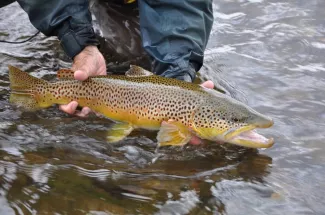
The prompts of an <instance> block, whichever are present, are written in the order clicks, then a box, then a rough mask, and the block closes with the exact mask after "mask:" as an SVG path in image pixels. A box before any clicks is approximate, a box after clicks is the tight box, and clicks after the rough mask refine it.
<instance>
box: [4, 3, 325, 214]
mask: <svg viewBox="0 0 325 215" xmlns="http://www.w3.org/2000/svg"><path fill="white" fill-rule="evenodd" d="M324 7H325V2H324V1H322V0H311V1H300V0H295V1H289V2H288V1H283V0H282V1H280V0H274V1H263V0H258V1H257V0H254V1H253V0H247V1H229V0H227V1H225V0H223V1H215V3H214V12H215V22H214V26H213V29H212V34H211V38H210V41H209V45H208V49H207V50H206V57H205V65H204V67H203V68H202V70H201V72H200V76H201V78H202V79H204V80H205V79H212V80H213V81H214V82H215V83H216V84H217V86H218V88H220V89H224V91H225V92H226V93H228V94H230V95H231V96H233V97H235V98H237V99H239V100H242V101H244V102H247V103H248V104H249V105H250V106H252V107H254V108H256V109H257V110H259V111H260V112H263V113H266V114H267V115H270V116H272V117H273V118H274V120H275V125H274V127H273V128H272V129H269V130H265V131H263V134H265V135H267V136H273V137H275V139H276V144H275V145H274V147H272V148H271V149H267V150H252V149H245V148H241V147H237V146H230V145H227V144H223V145H216V144H204V145H200V146H186V147H184V148H172V147H169V148H163V149H160V150H159V151H158V152H156V151H155V150H156V143H155V135H156V133H155V132H142V131H137V132H134V133H132V135H131V136H130V137H129V138H127V140H125V141H124V142H123V143H120V144H112V145H108V144H106V143H105V134H106V131H107V128H109V127H110V126H111V125H112V123H111V122H110V121H108V120H106V119H103V118H98V117H95V116H92V117H89V118H87V119H80V118H77V117H72V116H67V115H65V114H63V113H61V112H60V111H58V110H57V108H56V107H53V108H50V109H47V110H42V111H39V112H36V113H24V112H21V111H20V110H17V109H14V108H13V107H12V106H10V105H9V103H8V95H9V80H8V73H7V68H6V66H7V64H14V65H16V66H18V67H21V68H22V69H24V70H26V71H27V72H30V73H31V74H33V75H35V76H37V77H41V78H44V79H47V80H54V78H55V71H56V70H57V69H58V68H62V67H69V65H70V62H69V60H68V59H67V58H66V56H65V55H64V53H63V52H62V50H61V48H60V47H59V43H58V41H57V40H56V39H55V38H46V37H44V36H42V35H38V36H37V37H36V38H35V39H34V40H32V41H31V42H28V43H25V44H19V45H10V44H0V204H1V205H2V207H0V214H55V213H56V214H96V215H98V214H100V215H102V214H155V213H157V214H236V215H237V214H284V213H286V214H323V213H324V211H325V206H324V205H325V204H324V203H325V202H324V200H323V196H324V194H325V192H324V190H325V189H324V188H325V183H324V180H323V179H324V176H325V174H324V172H325V166H324V163H325V146H324V143H325V138H324V130H325V123H324V122H325V112H324V110H325V108H324V106H325V97H324V93H325V92H324V89H325V76H324V71H325V65H324V64H325V61H324V56H325V24H324V19H323V17H324V16H325V12H324V10H323V8H324ZM97 9H98V10H99V8H97ZM93 10H96V8H93ZM107 10H109V9H107ZM102 12H103V11H102ZM0 19H1V22H0V37H1V39H6V40H12V41H15V40H20V39H22V38H25V37H26V36H31V35H33V34H34V33H35V32H36V29H34V28H33V27H32V26H31V25H30V23H29V21H28V19H27V16H26V14H25V13H24V12H23V11H22V10H21V9H19V7H18V6H17V4H12V5H9V6H8V7H6V8H2V9H1V13H0ZM130 22H131V23H133V24H134V23H135V24H136V22H133V21H132V20H131V21H130ZM97 24H98V26H97V27H98V28H99V29H100V28H101V27H102V28H103V26H104V28H105V25H107V23H106V22H102V23H97ZM128 26H129V25H128ZM130 26H132V25H130ZM124 30H125V29H124ZM126 30H127V31H132V32H134V29H132V28H130V27H129V29H126ZM136 37H137V36H136V34H135V36H134V37H132V38H130V44H131V43H132V44H134V40H135V39H136ZM119 45H120V46H121V49H123V48H125V47H123V43H121V44H119ZM126 45H127V46H128V47H129V48H130V47H131V46H129V44H128V43H126ZM110 47H111V44H107V48H110ZM133 48H134V49H133V50H131V51H130V56H131V57H130V56H122V59H124V58H126V59H127V58H132V56H133V55H136V54H138V53H141V49H140V48H139V46H133ZM111 57H112V56H111ZM113 57H114V56H113ZM112 59H113V58H112ZM130 60H133V59H130ZM110 68H112V69H116V68H117V67H115V66H114V65H113V64H110Z"/></svg>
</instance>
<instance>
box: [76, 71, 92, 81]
mask: <svg viewBox="0 0 325 215" xmlns="http://www.w3.org/2000/svg"><path fill="white" fill-rule="evenodd" d="M88 77H89V75H88V72H87V70H77V71H75V72H74V79H76V80H79V81H84V80H86V79H87V78H88Z"/></svg>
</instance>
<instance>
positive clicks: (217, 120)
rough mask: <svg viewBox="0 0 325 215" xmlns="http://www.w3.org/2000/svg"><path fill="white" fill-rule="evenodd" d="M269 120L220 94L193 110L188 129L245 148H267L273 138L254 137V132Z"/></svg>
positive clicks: (255, 135)
mask: <svg viewBox="0 0 325 215" xmlns="http://www.w3.org/2000/svg"><path fill="white" fill-rule="evenodd" d="M272 125H273V120H272V119H271V118H269V117H267V116H265V115H263V114H261V113H259V112H257V111H255V110H254V109H252V108H250V107H249V106H247V105H245V104H244V103H242V102H239V101H237V100H235V99H233V98H231V97H228V96H226V95H224V94H221V93H214V95H213V96H210V97H209V98H208V99H206V101H205V102H204V103H203V104H202V105H201V106H199V107H198V108H197V110H196V112H195V113H194V116H193V123H192V129H193V131H194V133H196V135H197V136H199V137H201V138H203V139H208V140H212V141H221V142H227V143H231V144H235V145H240V146H244V147H249V148H269V147H271V146H272V145H273V144H274V140H273V138H270V139H268V138H266V137H264V136H262V135H260V134H258V133H257V132H256V131H255V129H257V128H269V127H271V126H272Z"/></svg>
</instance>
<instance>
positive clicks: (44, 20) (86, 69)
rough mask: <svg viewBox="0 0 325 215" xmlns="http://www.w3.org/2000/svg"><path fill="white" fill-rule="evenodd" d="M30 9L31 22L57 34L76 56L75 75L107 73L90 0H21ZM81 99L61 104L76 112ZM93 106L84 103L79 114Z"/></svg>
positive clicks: (44, 30)
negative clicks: (78, 101)
mask: <svg viewBox="0 0 325 215" xmlns="http://www.w3.org/2000/svg"><path fill="white" fill-rule="evenodd" d="M18 3H19V4H20V6H21V7H22V8H23V9H24V10H25V11H26V12H27V14H28V17H29V19H30V21H31V23H32V24H33V25H34V26H35V27H36V28H37V29H38V30H39V31H41V32H42V33H43V34H45V35H47V36H57V37H58V39H59V40H60V42H61V46H62V48H63V50H64V51H65V53H66V54H67V55H68V56H69V57H70V58H71V59H73V65H72V70H74V71H75V74H74V76H75V79H77V80H81V81H83V80H85V79H87V78H88V77H89V76H94V75H105V74H106V64H105V60H104V57H103V55H102V54H101V53H100V52H99V50H98V48H97V46H98V45H99V41H98V40H97V38H96V35H95V33H94V30H93V28H92V20H91V14H90V11H89V9H88V8H89V2H88V0H77V1H76V0H44V1H41V0H18ZM77 106H78V103H77V102H75V101H73V102H70V103H69V104H67V105H60V109H61V110H62V111H64V112H66V113H69V114H73V113H76V108H77ZM89 112H90V109H89V108H87V107H85V108H83V109H82V111H81V112H77V113H76V114H77V115H79V116H85V115H87V114H88V113H89Z"/></svg>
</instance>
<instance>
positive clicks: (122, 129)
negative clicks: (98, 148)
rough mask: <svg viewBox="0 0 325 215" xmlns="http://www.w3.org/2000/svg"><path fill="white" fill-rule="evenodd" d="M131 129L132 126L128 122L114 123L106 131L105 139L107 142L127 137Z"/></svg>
mask: <svg viewBox="0 0 325 215" xmlns="http://www.w3.org/2000/svg"><path fill="white" fill-rule="evenodd" d="M133 129H134V128H133V126H132V125H131V124H129V123H116V124H115V125H113V126H112V127H111V128H110V130H109V131H108V132H107V137H106V140H107V142H109V143H115V142H118V141H121V140H123V139H124V138H125V137H127V136H128V135H129V134H130V133H131V132H132V131H133Z"/></svg>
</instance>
